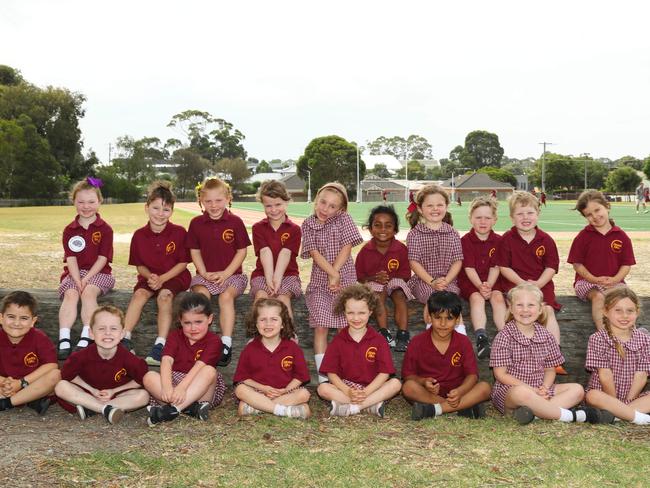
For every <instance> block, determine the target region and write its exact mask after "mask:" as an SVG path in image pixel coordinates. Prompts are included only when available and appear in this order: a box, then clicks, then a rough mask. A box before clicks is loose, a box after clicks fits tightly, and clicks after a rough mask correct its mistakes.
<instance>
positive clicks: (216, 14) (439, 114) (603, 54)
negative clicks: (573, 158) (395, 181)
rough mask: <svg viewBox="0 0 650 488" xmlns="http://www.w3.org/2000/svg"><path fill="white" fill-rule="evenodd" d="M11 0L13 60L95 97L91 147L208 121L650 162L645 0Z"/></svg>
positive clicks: (40, 80)
mask: <svg viewBox="0 0 650 488" xmlns="http://www.w3.org/2000/svg"><path fill="white" fill-rule="evenodd" d="M442 4H443V2H424V1H410V0H401V1H399V2H396V1H383V0H379V1H377V0H375V1H365V0H363V1H350V0H349V1H338V0H329V1H327V2H324V1H304V0H302V1H281V0H279V1H276V2H269V1H257V0H251V1H241V2H231V1H230V2H225V1H193V0H184V1H182V2H180V1H177V0H175V1H161V0H158V1H155V2H153V1H135V0H130V1H122V0H113V1H111V2H89V1H76V0H75V1H67V0H57V1H51V0H48V1H31V0H2V2H0V42H1V44H0V45H2V49H1V50H0V64H7V65H10V66H12V67H14V68H17V69H19V70H20V71H21V72H22V74H23V76H24V77H25V78H26V79H27V80H28V81H31V82H32V83H35V84H37V85H39V86H46V85H54V86H63V87H67V88H69V89H71V90H74V91H79V92H81V93H83V94H84V95H85V96H86V97H87V99H88V101H87V103H86V105H85V107H86V116H85V118H84V119H83V121H82V130H83V133H84V141H85V146H84V147H85V150H88V149H89V148H93V149H95V150H96V151H97V153H98V156H99V157H100V159H102V160H104V161H106V160H107V159H108V145H109V143H110V142H114V141H115V139H116V138H117V137H119V136H121V135H125V134H129V135H132V136H134V137H136V138H139V137H144V136H157V137H160V138H161V139H163V140H165V139H167V138H169V137H178V134H177V133H175V132H174V131H172V130H171V129H167V128H166V125H167V122H168V121H169V120H170V119H171V117H172V115H174V114H176V113H178V112H181V111H183V110H187V109H199V110H204V111H208V112H210V113H211V114H213V115H214V116H217V117H221V118H224V119H226V120H228V121H230V122H232V123H233V124H234V125H235V127H237V128H239V129H240V130H241V131H242V132H243V133H244V134H245V135H246V140H245V147H246V149H247V150H248V153H249V155H250V156H254V157H257V158H259V159H273V158H282V159H286V158H296V157H298V156H299V155H300V154H302V151H303V150H304V148H305V146H306V145H307V144H308V143H309V141H310V140H311V139H312V138H314V137H318V136H323V135H329V134H337V135H340V136H342V137H345V138H346V139H348V140H351V141H352V140H354V141H359V142H360V143H364V142H365V141H366V140H372V139H374V138H376V137H378V136H381V135H384V136H393V135H401V136H408V135H409V134H413V133H414V134H420V135H423V136H425V137H426V138H427V139H428V140H429V141H430V142H431V144H432V145H433V152H434V156H435V157H437V158H441V157H447V155H448V154H449V151H450V150H451V149H452V148H453V147H454V146H455V145H457V144H462V143H463V140H464V137H465V135H466V134H467V133H468V132H469V131H472V130H475V129H484V130H488V131H491V132H495V133H497V134H498V135H499V137H500V140H501V144H502V145H503V147H504V149H505V152H506V155H508V156H512V157H526V156H531V155H532V156H536V155H539V154H540V152H541V146H540V145H539V144H538V143H539V142H542V141H549V142H553V143H555V144H556V146H553V147H552V148H551V149H552V150H554V151H557V152H561V153H564V154H580V153H583V152H588V153H590V154H591V155H592V156H595V157H609V158H612V159H616V158H618V157H620V156H623V155H626V154H632V155H634V156H637V157H646V156H648V155H649V154H650V36H649V35H648V32H647V21H648V18H650V6H646V5H647V4H646V3H645V2H633V1H627V0H625V1H620V0H619V1H618V2H611V1H607V2H604V1H566V0H564V1H555V0H550V1H545V2H531V1H521V0H520V1H498V2H486V1H484V0H478V1H469V0H467V1H466V0H458V1H455V2H444V5H442Z"/></svg>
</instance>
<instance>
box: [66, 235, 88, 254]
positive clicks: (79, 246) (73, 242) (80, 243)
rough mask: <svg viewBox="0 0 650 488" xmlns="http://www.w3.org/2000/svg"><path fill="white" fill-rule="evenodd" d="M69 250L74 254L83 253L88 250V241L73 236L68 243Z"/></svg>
mask: <svg viewBox="0 0 650 488" xmlns="http://www.w3.org/2000/svg"><path fill="white" fill-rule="evenodd" d="M68 248H69V249H70V250H71V251H72V252H81V251H83V250H84V249H86V240H85V239H84V238H83V237H82V236H72V237H71V238H70V240H69V241H68Z"/></svg>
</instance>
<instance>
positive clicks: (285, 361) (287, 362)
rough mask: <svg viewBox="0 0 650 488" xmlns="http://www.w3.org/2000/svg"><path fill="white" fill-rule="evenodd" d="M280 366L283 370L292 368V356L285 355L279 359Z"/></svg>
mask: <svg viewBox="0 0 650 488" xmlns="http://www.w3.org/2000/svg"><path fill="white" fill-rule="evenodd" d="M280 367H281V368H282V370H283V371H291V369H292V368H293V356H285V357H283V358H282V361H280Z"/></svg>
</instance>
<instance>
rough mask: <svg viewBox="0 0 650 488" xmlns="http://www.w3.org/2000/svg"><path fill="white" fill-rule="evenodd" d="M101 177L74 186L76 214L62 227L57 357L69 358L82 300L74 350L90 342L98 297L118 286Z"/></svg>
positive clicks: (71, 193) (110, 230) (111, 231)
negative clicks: (102, 212)
mask: <svg viewBox="0 0 650 488" xmlns="http://www.w3.org/2000/svg"><path fill="white" fill-rule="evenodd" d="M101 186H102V182H101V180H99V179H97V178H91V177H88V178H86V179H85V180H82V181H79V182H78V183H76V184H75V185H74V186H73V187H72V191H71V192H70V199H71V200H72V203H73V204H74V206H75V209H76V210H77V216H76V217H75V219H74V220H73V221H72V223H70V224H68V225H67V226H66V228H65V229H63V256H64V261H65V266H64V269H63V274H62V275H61V284H60V285H59V298H60V299H61V300H62V302H61V308H60V309H59V347H58V358H59V359H60V360H64V359H66V358H67V357H68V356H69V355H70V352H71V350H72V344H71V342H70V329H72V326H73V325H74V323H75V321H76V320H77V305H78V304H79V301H81V322H82V325H83V329H82V330H81V337H80V339H79V342H78V343H77V347H76V348H75V350H80V349H84V348H86V347H87V346H88V344H89V343H90V342H91V339H90V319H91V317H92V314H93V312H94V311H95V310H96V309H97V297H98V296H100V295H103V294H105V293H107V292H108V291H110V290H111V289H112V288H113V287H114V286H115V278H114V277H113V275H112V274H111V266H110V264H109V263H110V262H111V261H112V260H113V229H112V228H111V226H110V225H108V224H107V223H106V222H105V221H104V220H103V219H102V218H101V217H100V216H99V213H98V210H99V206H100V205H101V203H102V192H101V190H100V187H101Z"/></svg>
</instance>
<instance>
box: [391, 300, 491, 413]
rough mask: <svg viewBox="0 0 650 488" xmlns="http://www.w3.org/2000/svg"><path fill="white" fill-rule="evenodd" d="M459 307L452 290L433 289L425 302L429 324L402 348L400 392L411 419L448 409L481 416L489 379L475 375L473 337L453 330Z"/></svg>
mask: <svg viewBox="0 0 650 488" xmlns="http://www.w3.org/2000/svg"><path fill="white" fill-rule="evenodd" d="M461 308H462V306H461V303H460V298H459V297H458V295H456V294H455V293H452V292H449V291H435V292H433V293H432V294H431V296H430V297H429V300H428V302H427V315H428V317H427V322H429V323H431V328H430V329H428V330H425V331H424V332H422V333H421V334H419V335H417V336H415V337H414V338H413V340H412V341H411V343H410V344H409V347H408V349H407V350H406V354H405V355H404V362H403V363H402V381H404V386H403V387H402V395H404V398H406V399H407V400H409V401H411V402H413V408H412V411H411V418H412V419H413V420H421V419H423V418H425V417H436V416H439V415H442V414H443V413H451V412H458V415H461V416H463V417H469V418H474V419H477V418H482V417H484V416H485V407H484V405H483V403H482V402H484V401H486V400H489V398H490V385H489V384H488V383H486V382H485V381H481V382H479V381H478V366H477V365H476V357H475V356H474V350H473V349H472V343H471V342H470V340H469V339H468V338H467V336H465V335H463V334H459V333H458V332H456V331H455V330H454V328H455V327H456V324H457V323H458V319H459V318H460V311H461Z"/></svg>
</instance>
